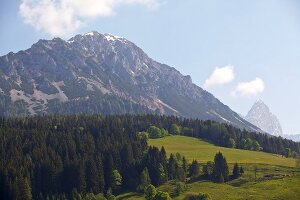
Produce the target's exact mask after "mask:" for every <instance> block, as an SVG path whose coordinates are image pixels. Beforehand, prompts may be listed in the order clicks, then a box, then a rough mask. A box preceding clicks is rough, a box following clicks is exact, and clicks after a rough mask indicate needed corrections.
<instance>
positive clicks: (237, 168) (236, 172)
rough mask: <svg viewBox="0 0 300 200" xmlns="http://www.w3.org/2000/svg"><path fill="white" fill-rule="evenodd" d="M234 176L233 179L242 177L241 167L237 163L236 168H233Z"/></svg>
mask: <svg viewBox="0 0 300 200" xmlns="http://www.w3.org/2000/svg"><path fill="white" fill-rule="evenodd" d="M232 176H233V178H238V177H240V176H241V174H240V168H239V165H238V164H237V163H235V164H234V166H233V171H232Z"/></svg>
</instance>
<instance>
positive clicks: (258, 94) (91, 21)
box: [0, 0, 300, 134]
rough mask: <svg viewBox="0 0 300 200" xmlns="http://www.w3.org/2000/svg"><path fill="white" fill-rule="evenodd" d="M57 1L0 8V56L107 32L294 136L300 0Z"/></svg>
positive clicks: (298, 105) (299, 86)
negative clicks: (261, 111)
mask: <svg viewBox="0 0 300 200" xmlns="http://www.w3.org/2000/svg"><path fill="white" fill-rule="evenodd" d="M41 2H42V3H43V4H41ZM55 2H56V3H53V1H51V0H40V1H37V0H22V1H17V0H10V1H2V2H1V7H0V24H1V25H0V28H1V31H0V46H1V48H0V55H5V54H7V53H8V52H10V51H13V52H17V51H18V50H23V49H27V48H29V47H30V46H31V45H32V44H33V43H35V42H37V41H38V40H39V39H41V38H43V39H51V38H53V37H57V36H58V37H62V38H64V39H68V38H70V37H71V36H73V35H75V34H78V33H85V32H89V31H92V30H96V31H99V32H102V33H112V34H115V35H119V36H123V37H125V38H127V39H129V40H131V41H133V42H134V43H136V44H137V45H138V46H140V47H141V48H142V49H143V50H144V51H145V52H146V53H147V54H148V55H149V56H150V57H152V58H153V59H155V60H157V61H159V62H162V63H165V64H168V65H170V66H172V67H175V68H176V69H178V70H179V71H180V72H182V73H183V74H185V75H187V74H189V75H191V77H192V79H193V82H194V83H196V84H197V85H199V86H201V87H204V86H205V89H207V90H208V91H210V92H211V93H213V94H214V95H215V96H216V97H217V98H219V99H220V100H221V101H222V102H223V103H225V104H227V105H228V106H230V107H231V108H232V109H233V110H235V111H236V112H238V113H241V114H246V113H247V111H248V110H249V109H250V107H251V106H252V104H253V103H254V102H255V101H256V100H257V99H262V100H263V101H264V102H265V103H266V104H267V105H268V106H269V107H270V108H271V110H272V111H273V113H274V114H276V115H277V117H278V118H279V120H280V121H281V124H282V126H283V130H284V132H285V133H286V134H295V133H300V125H299V119H300V118H299V114H300V57H299V55H300V2H299V1H297V0H284V1H283V0H252V1H248V0H227V1H223V0H206V1H204V0H189V1H186V0H162V1H160V0H85V1H83V0H73V1H70V0H56V1H55ZM71 2H72V3H71ZM74 2H75V3H74ZM21 4H22V5H23V7H22V6H21V7H20V5H21ZM43 6H44V7H43ZM51 6H52V7H51ZM45 8H47V9H48V8H49V10H50V8H55V9H52V11H51V12H50V11H49V12H45ZM42 9H44V12H43V11H41V10H42ZM47 9H46V10H47ZM217 67H218V68H217ZM216 69H217V70H216ZM213 72H215V73H213ZM220 75H221V76H220ZM205 83H209V84H205Z"/></svg>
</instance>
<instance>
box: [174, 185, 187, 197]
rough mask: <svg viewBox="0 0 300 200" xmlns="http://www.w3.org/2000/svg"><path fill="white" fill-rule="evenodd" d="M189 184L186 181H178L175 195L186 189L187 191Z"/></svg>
mask: <svg viewBox="0 0 300 200" xmlns="http://www.w3.org/2000/svg"><path fill="white" fill-rule="evenodd" d="M186 189H187V186H186V184H185V183H183V182H177V183H176V187H175V191H174V195H175V196H179V195H180V194H181V193H183V192H184V191H186Z"/></svg>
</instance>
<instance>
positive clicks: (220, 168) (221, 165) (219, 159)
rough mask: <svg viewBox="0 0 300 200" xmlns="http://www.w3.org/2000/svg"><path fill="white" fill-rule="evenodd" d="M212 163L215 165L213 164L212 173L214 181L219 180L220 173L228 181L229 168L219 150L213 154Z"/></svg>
mask: <svg viewBox="0 0 300 200" xmlns="http://www.w3.org/2000/svg"><path fill="white" fill-rule="evenodd" d="M214 163H215V166H214V172H213V174H214V177H215V179H216V181H217V182H219V180H220V177H221V175H222V178H223V179H224V181H228V175H229V168H228V164H227V161H226V159H225V157H223V155H222V153H221V152H219V153H217V154H216V155H215V159H214Z"/></svg>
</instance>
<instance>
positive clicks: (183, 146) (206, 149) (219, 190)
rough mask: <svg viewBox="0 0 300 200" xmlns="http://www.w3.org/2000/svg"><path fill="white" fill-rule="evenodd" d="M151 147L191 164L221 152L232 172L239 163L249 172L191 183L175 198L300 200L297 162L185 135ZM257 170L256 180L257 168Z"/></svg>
mask: <svg viewBox="0 0 300 200" xmlns="http://www.w3.org/2000/svg"><path fill="white" fill-rule="evenodd" d="M148 143H149V145H151V146H156V147H161V146H164V147H165V149H166V151H167V153H168V154H170V153H176V152H179V153H180V154H182V155H184V156H186V158H188V160H189V162H191V161H192V160H193V159H196V160H198V161H199V162H200V163H201V164H204V163H205V162H207V161H212V160H213V158H214V155H215V153H217V152H218V151H221V152H222V153H223V155H225V157H226V159H227V161H228V163H229V169H230V173H231V172H232V167H233V163H235V162H238V163H239V164H241V165H242V166H243V168H244V170H245V174H243V176H242V177H240V178H238V179H235V180H232V181H229V182H227V183H223V184H218V183H213V182H210V181H205V180H201V181H198V182H193V183H190V184H187V186H188V189H187V190H186V191H185V192H184V193H182V194H181V195H179V196H173V197H172V198H173V199H177V200H182V199H185V197H186V196H188V195H190V194H198V193H199V192H204V193H208V194H209V195H210V196H211V197H212V199H213V200H219V199H222V200H223V199H228V200H244V199H246V200H266V199H268V200H281V199H282V200H296V199H300V190H299V187H300V170H299V169H296V168H295V160H294V159H291V158H285V157H282V156H280V155H276V154H269V153H264V152H255V151H247V150H239V149H231V148H223V147H218V146H215V145H213V144H210V143H208V142H205V141H203V140H199V139H196V138H191V137H184V136H168V137H165V138H160V139H150V140H149V141H148ZM255 167H257V172H256V178H255V173H254V168H255ZM271 174H277V175H281V176H282V177H271V178H267V177H266V175H271ZM158 190H161V191H165V192H169V193H170V194H171V195H172V193H173V192H174V190H175V182H174V181H170V182H168V183H166V184H164V185H161V186H160V187H159V188H158ZM118 199H132V200H138V199H145V198H144V196H143V195H140V194H136V193H133V192H131V193H126V194H122V195H120V196H118Z"/></svg>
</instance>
